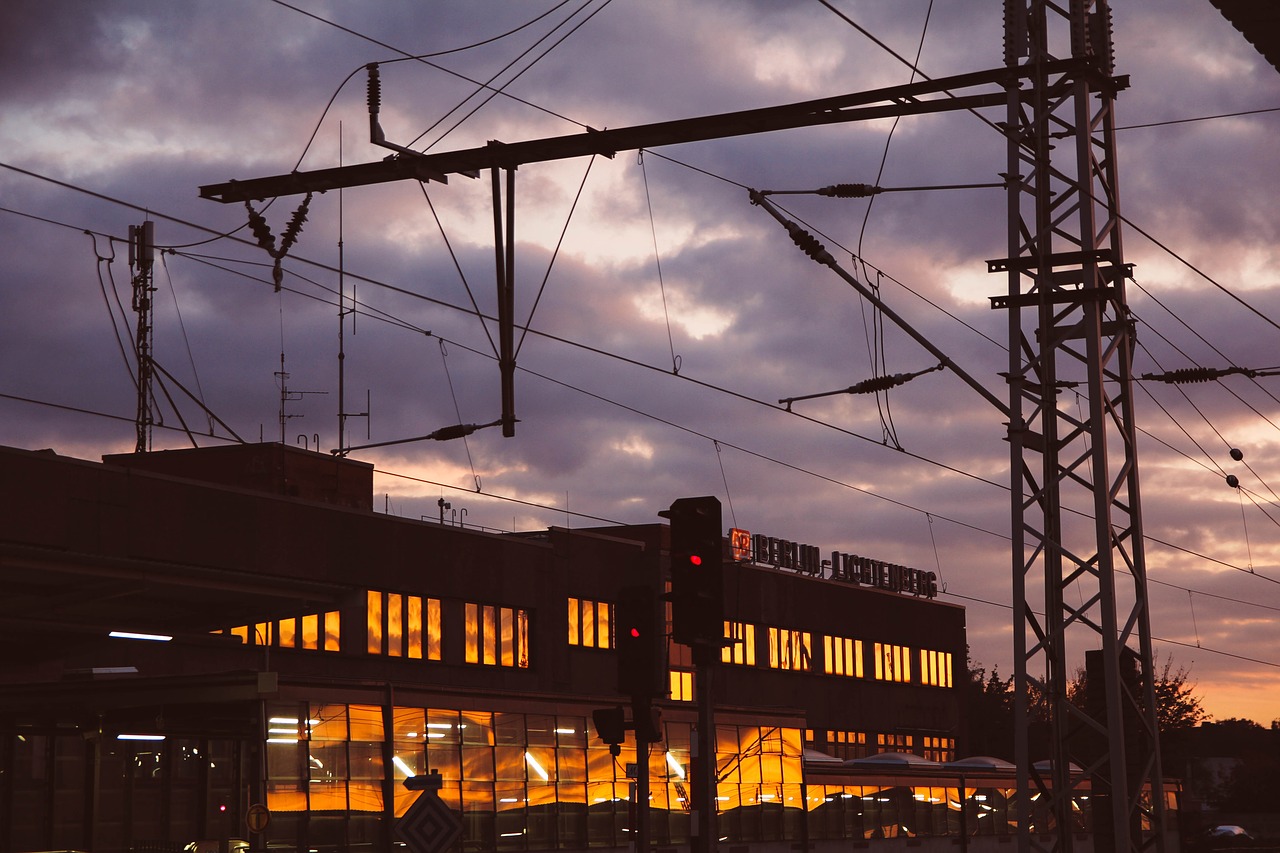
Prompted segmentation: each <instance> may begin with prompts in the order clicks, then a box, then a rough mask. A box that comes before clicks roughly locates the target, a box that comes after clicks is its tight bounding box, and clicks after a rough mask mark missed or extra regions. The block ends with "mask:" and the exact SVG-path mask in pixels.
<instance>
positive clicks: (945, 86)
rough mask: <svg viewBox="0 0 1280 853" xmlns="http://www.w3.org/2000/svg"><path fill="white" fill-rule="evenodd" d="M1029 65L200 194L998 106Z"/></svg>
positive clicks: (269, 192) (250, 193)
mask: <svg viewBox="0 0 1280 853" xmlns="http://www.w3.org/2000/svg"><path fill="white" fill-rule="evenodd" d="M1071 63H1072V60H1063V61H1062V62H1061V63H1059V64H1062V65H1063V66H1064V68H1062V69H1057V70H1065V67H1066V66H1067V65H1070V64H1071ZM1027 73H1028V72H1025V71H1022V72H1018V71H1011V70H1010V69H1008V68H997V69H991V70H987V71H976V72H972V73H969V74H959V75H956V76H953V77H944V78H940V79H936V80H925V81H921V82H918V83H910V84H907V85H903V86H891V87H888V88H883V89H873V90H871V91H867V92H855V93H853V94H847V95H838V96H835V97H831V98H820V99H817V100H812V101H802V102H800V103H795V104H785V105H782V106H774V107H764V108H762V109H754V110H743V111H740V112H732V113H721V114H719V115H710V116H700V117H697V118H688V119H678V120H675V121H664V122H656V123H654V124H644V125H637V126H635V127H623V128H616V129H613V130H594V129H588V130H587V131H585V132H583V133H575V134H571V135H568V136H552V137H546V138H543V139H532V140H527V141H524V142H512V143H507V144H502V145H485V146H481V147H478V148H468V149H463V150H460V151H445V152H440V153H438V154H416V153H409V152H407V151H402V152H401V153H398V154H393V155H391V156H390V157H387V158H386V159H384V160H379V161H376V162H373V163H360V164H356V165H352V166H339V167H337V168H331V169H317V170H314V171H309V172H296V171H295V172H290V173H288V174H284V175H274V176H271V177H265V178H251V179H248V180H243V181H236V180H232V181H227V182H225V183H221V184H207V185H204V186H202V187H200V197H201V198H207V199H210V200H213V201H219V202H223V203H224V204H226V203H231V202H242V201H246V200H249V201H253V200H261V199H267V198H275V197H277V196H284V195H296V194H299V193H306V192H325V191H326V190H331V189H339V188H344V187H354V186H364V185H369V184H380V183H388V182H390V181H400V180H417V181H438V182H441V183H445V182H447V181H448V176H449V175H452V174H460V175H467V176H470V177H475V176H477V175H479V173H480V172H481V171H482V170H485V169H494V168H503V169H514V168H516V167H517V166H519V165H521V164H524V163H538V162H546V161H551V160H565V159H570V158H573V157H585V156H588V155H593V154H600V155H604V156H606V157H612V156H613V155H614V154H616V153H617V152H619V151H632V150H636V149H640V148H656V147H658V146H662V145H677V144H680V143H684V142H699V141H703V140H709V139H723V138H727V137H731V136H746V135H750V134H755V133H768V132H771V131H776V130H789V129H792V128H799V127H812V126H814V125H821V124H842V123H846V122H852V121H868V120H871V119H878V118H894V117H897V116H906V115H924V114H928V113H938V112H951V111H954V110H972V109H977V108H979V107H991V106H1000V105H1003V104H1005V103H1006V102H1007V100H1008V97H1007V95H1006V94H1005V91H1004V90H1005V88H1006V87H1008V86H1014V85H1016V84H1017V82H1018V81H1019V80H1021V79H1022V78H1024V77H1026V76H1027ZM980 86H996V87H998V88H997V89H996V90H995V91H990V92H981V93H977V94H968V95H955V94H952V92H954V91H961V90H965V89H973V88H975V87H980ZM930 95H946V97H934V98H929V97H928V96H930Z"/></svg>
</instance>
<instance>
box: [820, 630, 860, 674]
mask: <svg viewBox="0 0 1280 853" xmlns="http://www.w3.org/2000/svg"><path fill="white" fill-rule="evenodd" d="M822 651H823V656H824V658H825V660H826V672H827V675H849V676H852V677H854V678H862V641H861V640H851V639H849V638H848V637H823V638H822Z"/></svg>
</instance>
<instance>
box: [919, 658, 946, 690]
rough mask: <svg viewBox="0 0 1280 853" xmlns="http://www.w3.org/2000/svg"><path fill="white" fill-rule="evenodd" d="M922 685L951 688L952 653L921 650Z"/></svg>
mask: <svg viewBox="0 0 1280 853" xmlns="http://www.w3.org/2000/svg"><path fill="white" fill-rule="evenodd" d="M920 683H921V684H930V685H933V686H934V687H950V686H952V682H951V653H950V652H935V651H933V650H932V649H921V650H920Z"/></svg>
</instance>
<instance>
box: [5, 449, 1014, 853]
mask: <svg viewBox="0 0 1280 853" xmlns="http://www.w3.org/2000/svg"><path fill="white" fill-rule="evenodd" d="M0 484H3V493H4V504H3V511H2V512H0V583H3V589H4V591H5V594H4V596H3V598H0V641H2V645H0V648H2V649H3V651H2V652H0V735H3V741H2V745H0V853H6V851H26V850H54V849H80V850H92V851H116V850H120V851H123V850H129V849H133V850H138V851H142V850H152V851H162V850H170V849H173V850H177V849H181V846H182V845H183V844H185V843H187V842H192V841H198V840H207V841H210V842H221V841H226V840H228V839H237V838H240V839H246V840H247V841H249V842H251V843H252V844H253V845H254V846H255V849H261V848H266V847H268V846H269V847H270V848H271V849H273V850H274V849H281V850H284V849H297V850H319V851H329V850H348V849H372V850H388V849H390V848H391V846H392V844H393V843H394V842H395V839H396V836H395V832H394V826H395V822H396V818H398V817H399V816H400V815H402V814H403V813H404V812H405V810H406V809H407V808H408V807H409V805H410V804H411V803H412V802H413V801H414V800H415V798H416V797H417V796H419V794H418V792H417V791H410V790H407V789H406V788H405V787H404V785H403V780H404V779H405V778H407V777H409V776H419V775H422V774H425V773H427V772H428V771H429V770H434V771H438V772H439V773H440V774H441V777H442V779H443V789H442V790H441V792H440V795H441V797H442V799H443V800H444V801H445V802H446V803H447V804H448V805H449V806H450V807H451V808H453V809H454V810H456V811H457V812H458V813H460V815H461V819H462V825H463V834H462V838H461V840H460V841H459V842H458V846H457V849H461V850H464V851H491V850H492V851H505V850H552V849H572V850H586V849H588V848H625V847H627V846H628V845H629V844H630V839H631V838H632V835H631V831H632V829H633V825H632V821H633V820H634V805H633V803H632V802H631V780H630V779H628V775H627V770H628V765H635V764H636V762H637V758H636V755H635V750H634V748H633V746H632V745H631V744H630V743H627V744H624V745H623V748H622V751H621V754H620V755H619V756H617V757H616V758H615V757H614V756H613V755H611V754H610V752H609V749H608V747H607V745H605V744H604V743H602V742H601V741H600V740H598V739H597V738H596V733H595V731H594V730H593V729H592V727H591V712H592V711H593V710H595V709H598V708H602V707H610V706H615V705H618V704H620V703H623V701H624V699H623V698H622V697H620V696H619V695H618V693H617V691H616V682H617V672H616V669H617V667H616V662H615V658H616V656H615V654H614V652H613V646H614V636H613V613H614V607H615V605H616V603H617V600H618V595H619V590H620V589H621V588H622V587H623V586H625V585H627V584H632V583H635V582H637V581H641V582H648V583H653V584H655V585H661V584H662V582H663V579H664V578H665V577H666V573H667V563H666V559H667V556H666V551H667V547H668V539H667V535H668V529H667V528H666V526H665V525H661V524H651V525H639V526H631V527H609V528H596V529H589V530H570V529H564V528H552V529H550V530H546V531H541V532H538V533H522V534H506V533H499V532H495V531H487V530H479V529H474V528H470V527H465V526H461V525H457V524H453V523H451V522H452V521H453V519H452V517H451V516H449V517H446V514H445V513H444V511H443V509H442V512H441V517H440V518H439V519H427V520H410V519H403V518H397V517H393V516H389V515H383V514H377V513H374V512H373V492H372V467H371V466H369V465H366V464H362V463H359V462H354V461H350V460H345V459H340V458H335V457H330V456H322V455H318V454H315V453H309V452H307V451H304V450H301V449H299V448H293V447H288V446H284V445H276V444H267V445H252V446H236V447H222V448H209V449H197V450H184V451H161V452H155V453H150V454H141V455H125V456H111V457H107V458H106V459H105V460H104V461H103V462H102V463H95V462H87V461H81V460H75V459H70V458H66V457H62V456H58V455H56V454H54V453H53V452H51V451H40V452H30V451H23V450H15V449H8V448H4V449H0ZM673 497H678V496H673ZM654 509H655V512H656V510H657V509H660V507H655V508H654ZM730 544H732V545H733V546H734V547H735V548H736V551H734V552H731V551H730ZM725 553H726V555H727V560H728V562H727V564H726V567H725V573H726V576H725V616H726V638H727V639H726V643H727V644H726V646H725V648H724V650H723V653H722V664H721V665H720V666H718V667H717V669H716V678H715V687H714V690H713V693H714V701H715V706H716V725H717V767H718V773H719V785H718V789H717V793H718V797H719V800H720V802H719V812H720V824H719V825H720V835H721V836H723V839H724V840H723V844H725V845H729V846H730V847H731V848H733V849H737V848H742V849H747V847H750V848H751V849H776V850H779V851H781V850H791V849H793V846H794V845H796V844H807V845H809V846H810V847H812V848H813V849H821V846H822V844H823V843H824V841H827V840H829V841H831V842H833V843H834V842H835V841H840V840H843V841H844V844H846V845H847V843H848V841H847V839H855V840H857V841H859V842H861V841H863V840H865V839H867V838H870V837H873V836H879V835H885V834H889V835H895V834H896V835H902V834H923V835H931V834H932V835H942V836H945V835H947V834H949V833H950V834H954V832H955V831H957V830H956V827H961V826H964V825H965V824H964V823H963V821H962V820H960V818H961V817H962V816H963V813H962V812H956V813H955V814H951V813H950V812H949V811H948V809H949V806H948V804H947V800H946V797H942V798H941V799H938V798H937V797H933V798H932V801H930V800H928V799H921V798H919V797H918V796H914V795H913V794H911V793H910V792H911V791H918V790H919V789H918V788H910V787H908V788H906V789H904V790H906V791H907V792H908V793H907V794H905V795H903V796H904V797H905V802H904V803H903V804H902V805H896V804H895V805H894V806H893V811H892V815H890V814H889V813H888V812H887V811H886V809H888V807H887V806H883V805H880V804H874V803H873V804H872V805H868V806H867V808H869V809H872V811H866V810H865V809H864V808H863V806H862V805H861V804H862V803H863V800H864V798H863V797H862V796H861V794H862V793H863V788H861V787H856V784H855V783H856V780H852V779H851V778H844V777H841V776H840V774H841V773H842V772H845V771H842V770H841V769H840V768H841V767H844V765H843V764H842V762H844V761H846V760H848V759H859V758H866V757H868V756H873V755H875V754H877V753H914V754H915V755H917V756H918V757H919V758H920V759H921V760H926V759H927V760H928V761H934V762H946V761H952V760H953V759H955V758H956V756H957V751H958V750H962V749H963V744H958V743H957V737H958V732H959V731H960V723H961V709H960V702H959V693H960V691H959V690H957V689H955V688H954V686H953V685H958V684H960V683H961V682H962V680H963V678H964V677H965V676H964V659H965V658H964V655H965V622H964V610H963V608H961V607H958V606H955V605H951V604H945V603H941V602H939V601H937V600H934V599H933V598H932V597H931V596H932V594H933V591H932V590H931V589H930V588H929V586H928V582H927V577H926V575H925V574H924V573H912V571H911V570H909V569H903V568H902V567H897V566H890V565H885V564H882V563H878V562H875V561H872V560H866V559H863V558H860V557H859V558H854V557H849V556H847V555H834V556H833V557H832V559H831V560H829V561H827V562H828V563H832V564H834V565H828V564H824V563H823V561H822V559H821V558H820V557H818V556H816V552H815V550H814V549H812V548H811V547H810V546H802V545H795V544H794V543H789V542H785V541H781V540H777V539H771V538H769V537H767V536H762V535H757V536H755V537H751V538H748V537H747V536H746V534H745V532H743V531H736V532H735V533H734V537H733V539H732V543H730V542H729V541H726V551H725ZM731 553H734V554H736V558H737V559H736V560H735V559H733V558H730V557H729V556H728V555H730V554H731ZM113 632H114V633H113ZM163 638H169V639H163ZM668 663H669V671H670V685H671V691H670V697H669V698H666V699H662V700H660V701H659V703H658V704H659V705H660V706H661V708H662V711H663V722H662V742H661V743H660V744H658V745H656V746H655V747H654V748H653V749H652V750H651V752H650V754H649V756H648V762H647V766H648V772H649V779H650V785H651V800H650V808H651V811H650V815H651V828H652V841H653V843H654V844H655V845H656V846H657V847H659V848H673V847H677V846H679V845H682V844H684V845H687V843H688V836H689V822H690V815H689V794H688V781H687V779H686V778H685V774H686V770H687V768H688V766H689V760H690V742H691V728H692V725H693V723H694V722H695V721H696V719H697V714H696V706H695V701H694V700H695V699H696V697H697V689H698V685H697V684H696V679H695V678H694V672H693V667H692V666H691V660H690V656H689V649H687V648H686V647H684V646H679V645H669V648H668ZM926 763H927V762H926ZM908 770H909V771H910V772H919V771H918V768H916V769H911V768H908ZM852 772H854V770H849V771H848V773H852ZM877 772H881V773H883V772H884V768H883V767H881V768H880V770H878V771H877ZM974 772H979V775H980V771H974ZM848 773H846V776H847V775H848ZM952 775H953V776H954V775H955V774H954V773H953V774H952ZM956 778H960V777H956ZM857 784H861V783H857ZM866 784H868V785H870V784H873V783H870V782H868V783H866ZM874 784H875V785H876V786H877V787H874V790H877V791H880V790H887V788H886V787H885V784H884V783H883V782H877V783H874ZM936 784H941V783H936ZM868 790H870V789H868ZM924 790H926V791H927V790H929V788H928V787H927V786H926V787H925V788H924ZM936 790H943V789H941V788H939V789H936ZM954 790H955V789H953V797H954V796H958V795H956V794H954ZM959 790H960V791H961V792H963V791H965V790H966V789H965V787H964V785H963V784H961V785H960V788H959ZM852 791H856V792H857V794H856V795H855V794H854V793H850V792H852ZM866 799H868V800H871V801H875V800H876V799H877V798H875V797H869V798H866ZM880 799H881V800H882V801H883V802H888V801H889V800H888V799H887V798H885V797H881V798H880ZM855 800H856V802H854V801H855ZM255 805H257V806H265V808H266V814H267V818H268V819H267V820H266V823H267V825H266V828H265V830H264V831H263V832H261V833H250V832H249V829H248V824H247V822H246V820H247V818H249V817H250V810H251V808H252V807H253V806H255ZM957 808H959V806H958V805H957ZM974 809H975V812H974V826H977V824H978V821H977V817H978V815H979V812H980V810H978V807H977V806H976V805H975V806H974ZM918 810H932V812H931V814H932V815H933V816H932V817H930V818H929V820H928V821H927V825H928V826H930V827H932V829H927V830H925V831H924V832H923V833H921V832H919V831H918V826H917V829H914V830H913V829H911V827H910V823H916V820H915V817H916V815H917V811H918ZM254 811H255V812H256V814H257V815H258V817H257V818H256V820H258V821H259V823H258V825H261V822H262V819H261V814H262V810H261V808H259V809H255V810H254ZM908 821H909V822H908ZM987 825H988V826H993V825H994V824H993V823H991V822H989V823H988V824H987ZM1008 826H1009V825H1008V821H1007V820H1006V821H1005V822H1004V823H1003V825H1002V826H1000V827H998V828H996V829H993V830H992V832H1001V830H1002V833H1001V834H1007V833H1008V831H1009V828H1008ZM886 827H887V829H886ZM744 845H745V847H744ZM831 849H835V848H834V847H832V848H831Z"/></svg>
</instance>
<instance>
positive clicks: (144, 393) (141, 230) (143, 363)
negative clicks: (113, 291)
mask: <svg viewBox="0 0 1280 853" xmlns="http://www.w3.org/2000/svg"><path fill="white" fill-rule="evenodd" d="M155 255H156V250H155V223H154V222H152V221H151V220H150V219H148V220H146V221H144V222H143V223H142V224H141V225H130V226H129V269H131V270H133V310H134V311H135V312H137V314H138V323H137V330H136V334H135V336H134V345H133V354H134V357H135V358H136V359H137V361H138V415H137V419H136V425H137V431H138V441H137V444H136V445H135V446H134V449H133V452H134V453H146V452H147V451H148V450H150V449H151V426H152V424H153V423H154V417H153V415H152V406H151V404H152V401H153V395H152V380H153V377H154V375H155V374H154V371H153V366H152V361H151V345H152V343H153V339H154V327H153V326H152V324H151V309H152V299H151V294H152V293H154V292H155V289H156V288H155V283H154V274H153V273H154V268H155Z"/></svg>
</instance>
